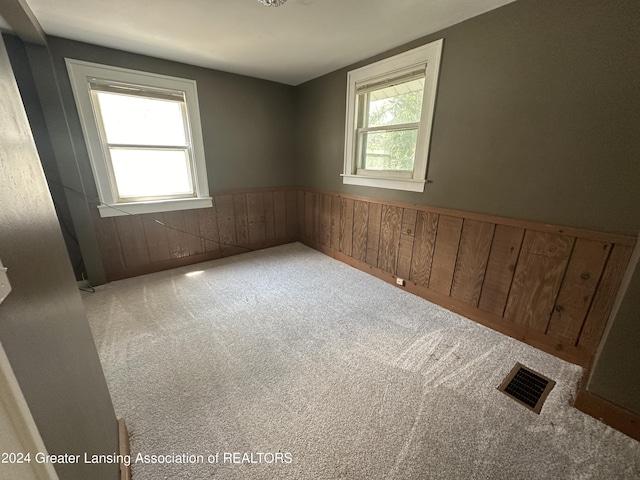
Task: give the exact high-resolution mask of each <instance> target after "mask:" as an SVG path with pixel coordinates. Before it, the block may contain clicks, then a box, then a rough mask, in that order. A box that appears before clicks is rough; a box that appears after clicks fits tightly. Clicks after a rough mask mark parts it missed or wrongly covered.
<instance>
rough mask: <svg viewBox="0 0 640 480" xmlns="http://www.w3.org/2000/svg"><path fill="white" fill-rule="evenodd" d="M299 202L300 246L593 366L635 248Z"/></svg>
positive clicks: (374, 207)
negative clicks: (398, 282)
mask: <svg viewBox="0 0 640 480" xmlns="http://www.w3.org/2000/svg"><path fill="white" fill-rule="evenodd" d="M298 198H300V199H301V200H300V202H301V203H300V204H299V205H300V206H299V208H303V207H304V218H302V219H301V220H300V221H299V225H304V226H305V228H304V229H302V230H300V234H299V237H298V238H299V239H300V240H301V241H303V242H304V243H306V244H307V245H310V246H312V247H313V248H316V249H318V250H320V251H322V252H324V253H326V254H328V255H331V256H333V257H335V258H337V259H339V260H341V261H344V262H346V263H349V264H350V265H353V266H355V267H357V268H360V269H362V270H364V271H366V272H369V273H371V274H374V275H376V276H378V277H380V278H382V279H384V280H386V281H388V282H390V283H394V284H395V281H396V280H397V279H398V278H400V279H403V280H405V281H406V285H405V286H404V287H402V288H405V289H406V290H408V291H410V292H412V293H415V294H417V295H420V296H422V297H424V298H426V299H427V300H430V301H432V302H435V303H438V304H440V305H442V306H444V307H446V308H448V309H450V310H453V311H455V312H457V313H460V314H462V315H465V316H466V317H468V318H471V319H473V320H475V321H477V322H478V323H481V324H483V325H486V326H489V327H491V328H494V329H496V330H498V331H500V332H502V333H505V334H507V335H510V336H512V337H514V338H516V339H518V340H521V341H523V342H525V343H528V344H529V345H532V346H534V347H536V348H540V349H542V350H544V351H547V352H549V353H552V354H554V355H556V356H558V357H560V358H564V359H565V360H569V361H572V362H575V363H579V364H580V365H588V364H589V362H590V361H591V360H592V358H593V355H594V353H595V351H596V348H597V345H598V343H599V342H600V339H601V337H602V333H603V331H604V328H605V326H606V324H607V321H608V318H609V314H610V312H611V307H612V305H613V301H614V298H615V296H616V294H617V291H618V288H619V286H620V282H621V279H622V275H623V274H624V272H625V270H626V268H627V266H628V263H629V260H630V255H631V251H632V249H633V246H634V245H635V242H636V238H635V237H633V236H629V235H621V234H610V233H605V232H593V231H589V230H581V229H577V228H569V227H560V226H554V225H546V224H538V223H535V222H530V221H524V220H514V219H505V218H500V217H492V216H489V215H483V214H477V213H468V212H459V211H455V210H446V209H443V208H433V207H429V206H425V205H415V204H407V203H402V202H395V201H384V200H380V199H376V198H367V197H362V196H356V195H349V194H337V193H333V192H326V191H320V190H314V189H300V193H298ZM314 198H317V199H318V200H317V204H318V205H319V204H322V205H323V206H321V207H320V206H319V207H316V203H313V202H316V200H313V199H314ZM327 212H328V213H327ZM321 216H324V220H322V221H320V217H321ZM327 224H328V225H329V226H328V227H326V225H327ZM314 225H317V227H313V226H314ZM337 225H338V226H339V228H338V229H336V226H337ZM325 231H328V232H329V233H327V234H325V233H324V232H325ZM336 235H337V238H336Z"/></svg>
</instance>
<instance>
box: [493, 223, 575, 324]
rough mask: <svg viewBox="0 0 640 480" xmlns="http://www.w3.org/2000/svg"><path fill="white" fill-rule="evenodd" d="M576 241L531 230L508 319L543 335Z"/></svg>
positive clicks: (525, 242) (527, 234) (511, 293)
mask: <svg viewBox="0 0 640 480" xmlns="http://www.w3.org/2000/svg"><path fill="white" fill-rule="evenodd" d="M574 240H575V238H574V237H569V236H565V235H556V234H553V233H543V232H534V231H532V230H527V231H526V232H525V234H524V240H523V242H522V251H521V253H520V259H519V260H518V266H517V267H516V273H515V276H514V277H513V284H512V286H511V291H510V293H509V298H508V300H507V308H506V309H505V314H504V316H505V318H507V319H509V320H511V321H513V322H516V323H519V324H521V325H524V326H527V327H530V328H532V329H533V330H535V331H537V332H541V333H545V332H546V331H547V326H548V325H549V319H550V318H551V310H552V309H553V305H554V304H555V301H556V298H557V297H558V291H559V290H560V283H561V282H562V277H563V276H564V272H565V270H566V268H567V263H568V261H569V256H570V254H571V250H572V248H573V243H574Z"/></svg>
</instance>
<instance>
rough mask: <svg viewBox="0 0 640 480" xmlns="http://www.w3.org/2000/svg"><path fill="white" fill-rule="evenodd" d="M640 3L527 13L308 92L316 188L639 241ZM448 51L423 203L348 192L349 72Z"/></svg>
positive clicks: (305, 103)
mask: <svg viewBox="0 0 640 480" xmlns="http://www.w3.org/2000/svg"><path fill="white" fill-rule="evenodd" d="M639 17H640V2H637V1H636V0H626V1H616V2H601V1H597V0H565V1H562V2H558V1H554V0H543V1H535V2H534V1H519V2H515V3H512V4H509V5H506V6H505V7H502V8H499V9H497V10H493V11H491V12H489V13H486V14H484V15H481V16H479V17H476V18H473V19H470V20H468V21H465V22H463V23H460V24H458V25H455V26H453V27H451V28H448V29H446V30H443V31H441V32H437V33H435V34H433V35H429V36H428V37H425V38H423V39H420V40H419V41H416V42H413V43H412V44H409V45H406V46H404V47H401V48H398V49H395V50H393V51H391V52H388V53H386V54H384V55H380V56H378V57H375V58H373V59H369V60H366V61H363V62H360V63H358V64H356V65H353V66H351V67H348V68H345V69H342V70H339V71H336V72H333V73H331V74H328V75H326V76H323V77H321V78H318V79H316V80H312V81H310V82H307V83H305V84H303V85H300V86H299V87H298V89H297V107H298V110H297V124H298V126H299V128H298V131H297V140H298V143H297V158H298V181H299V183H300V184H302V185H304V186H311V187H317V188H323V189H327V190H332V191H339V192H348V193H353V194H360V195H368V196H375V197H378V198H383V199H391V200H399V201H406V202H411V203H419V204H426V205H431V206H438V207H446V208H452V209H459V210H464V211H472V212H481V213H486V214H493V215H499V216H505V217H513V218H519V219H526V220H533V221H539V222H546V223H553V224H559V225H568V226H577V227H585V228H595V229H604V230H615V231H631V232H636V231H638V229H640V196H639V195H637V194H636V192H637V189H638V185H639V184H640V168H638V164H637V159H638V157H639V155H640V136H638V134H637V132H638V131H639V130H640V94H639V91H638V83H637V79H638V78H640V62H638V61H637V58H638V54H639V53H640V52H639V49H638V45H640V29H638V23H637V18H639ZM439 38H444V49H443V54H442V63H441V71H440V81H439V88H438V96H437V103H436V107H435V117H434V126H433V134H432V140H431V155H430V160H429V169H428V178H429V179H430V180H431V182H432V183H430V184H428V185H427V187H426V191H425V192H424V193H409V192H398V191H394V190H385V189H374V188H367V187H353V186H343V185H342V179H341V178H340V176H339V175H340V173H342V166H343V158H344V156H343V152H344V117H345V98H346V85H347V77H346V75H347V71H348V70H351V69H352V68H355V67H358V66H362V65H365V64H367V63H370V62H371V61H373V60H378V59H380V58H384V57H387V56H390V55H391V54H395V53H399V52H401V51H405V50H407V49H409V48H411V47H415V46H418V45H422V44H425V43H428V42H430V41H433V40H436V39H439Z"/></svg>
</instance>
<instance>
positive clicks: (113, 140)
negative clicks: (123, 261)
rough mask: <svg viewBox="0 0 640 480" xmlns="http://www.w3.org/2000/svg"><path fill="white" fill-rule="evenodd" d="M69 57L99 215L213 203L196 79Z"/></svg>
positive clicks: (184, 208) (135, 212)
mask: <svg viewBox="0 0 640 480" xmlns="http://www.w3.org/2000/svg"><path fill="white" fill-rule="evenodd" d="M65 62H66V64H67V70H68V72H69V80H70V81H71V87H72V90H73V95H74V98H75V101H76V106H77V107H78V114H79V117H80V124H81V126H82V133H83V134H84V138H85V141H86V145H87V151H88V153H89V160H90V162H91V170H92V173H93V177H94V179H95V186H96V190H97V193H98V197H99V199H100V203H99V205H98V212H99V213H100V216H101V217H113V216H120V215H138V214H145V213H157V212H167V211H175V210H189V209H195V208H209V207H211V206H212V199H211V197H210V196H209V180H208V177H207V165H206V159H205V154H204V139H203V136H202V127H201V125H200V107H199V103H198V92H197V85H196V81H195V80H191V79H186V78H178V77H171V76H167V75H161V74H157V73H151V72H142V71H137V70H130V69H126V68H120V67H116V66H110V65H100V64H97V63H90V62H84V61H82V60H74V59H70V58H67V59H65Z"/></svg>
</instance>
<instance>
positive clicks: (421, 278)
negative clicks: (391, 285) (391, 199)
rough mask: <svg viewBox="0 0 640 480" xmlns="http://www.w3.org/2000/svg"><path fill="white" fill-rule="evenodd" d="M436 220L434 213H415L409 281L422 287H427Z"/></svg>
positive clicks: (436, 226)
mask: <svg viewBox="0 0 640 480" xmlns="http://www.w3.org/2000/svg"><path fill="white" fill-rule="evenodd" d="M438 218H439V216H438V214H436V213H430V212H417V217H416V229H415V237H414V240H413V255H412V256H411V273H410V275H409V279H410V280H411V281H412V282H414V283H416V284H418V285H422V286H423V287H428V286H429V278H430V277H431V265H432V264H433V249H434V247H435V244H436V232H437V231H438Z"/></svg>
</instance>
